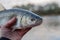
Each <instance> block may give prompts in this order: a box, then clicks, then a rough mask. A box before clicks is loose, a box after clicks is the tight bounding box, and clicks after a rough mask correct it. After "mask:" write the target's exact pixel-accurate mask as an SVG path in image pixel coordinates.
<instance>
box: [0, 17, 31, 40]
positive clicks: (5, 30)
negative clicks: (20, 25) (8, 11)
mask: <svg viewBox="0 0 60 40" xmlns="http://www.w3.org/2000/svg"><path fill="white" fill-rule="evenodd" d="M16 21H17V19H16V17H14V18H12V19H11V20H9V21H8V22H7V23H6V24H4V25H3V26H0V29H1V32H0V33H1V36H2V37H6V38H9V39H11V40H21V38H22V37H23V36H24V35H25V34H26V33H27V32H28V31H29V30H30V29H31V28H26V29H19V30H15V31H12V27H13V25H14V24H15V23H16Z"/></svg>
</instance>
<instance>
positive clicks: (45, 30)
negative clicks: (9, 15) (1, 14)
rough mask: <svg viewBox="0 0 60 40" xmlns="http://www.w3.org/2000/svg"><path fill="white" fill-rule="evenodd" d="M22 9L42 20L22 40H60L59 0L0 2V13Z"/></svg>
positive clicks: (11, 0)
mask: <svg viewBox="0 0 60 40" xmlns="http://www.w3.org/2000/svg"><path fill="white" fill-rule="evenodd" d="M11 8H22V9H26V10H29V11H32V12H34V13H36V14H38V15H40V16H41V17H42V18H43V23H42V24H41V25H39V26H37V27H34V28H32V29H31V30H30V31H29V32H28V33H27V34H26V35H24V37H23V38H22V40H60V0H0V11H2V10H6V9H11Z"/></svg>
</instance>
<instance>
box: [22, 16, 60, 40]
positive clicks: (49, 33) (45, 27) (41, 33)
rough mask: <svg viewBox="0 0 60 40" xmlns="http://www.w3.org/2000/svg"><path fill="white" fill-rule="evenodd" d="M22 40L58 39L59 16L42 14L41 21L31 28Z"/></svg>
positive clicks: (59, 28) (59, 32)
mask: <svg viewBox="0 0 60 40" xmlns="http://www.w3.org/2000/svg"><path fill="white" fill-rule="evenodd" d="M22 40H60V16H44V17H43V23H42V24H41V25H39V26H37V27H34V28H32V29H31V30H30V31H29V32H28V33H27V34H26V35H25V36H24V37H23V38H22Z"/></svg>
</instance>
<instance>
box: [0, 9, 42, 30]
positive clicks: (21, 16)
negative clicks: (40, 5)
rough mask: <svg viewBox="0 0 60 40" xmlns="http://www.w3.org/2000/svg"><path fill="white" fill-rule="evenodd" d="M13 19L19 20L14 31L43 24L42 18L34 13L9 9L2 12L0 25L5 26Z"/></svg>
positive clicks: (0, 13) (0, 12)
mask: <svg viewBox="0 0 60 40" xmlns="http://www.w3.org/2000/svg"><path fill="white" fill-rule="evenodd" d="M12 17H16V18H17V22H16V25H14V27H13V29H14V30H15V29H24V28H28V27H34V26H37V25H40V24H41V23H42V18H41V17H40V16H39V15H37V14H35V13H33V12H30V11H28V10H24V9H8V10H4V11H0V25H3V24H5V23H6V22H7V21H9V20H10V19H11V18H12Z"/></svg>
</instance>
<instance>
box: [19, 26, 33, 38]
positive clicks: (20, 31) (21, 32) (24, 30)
mask: <svg viewBox="0 0 60 40" xmlns="http://www.w3.org/2000/svg"><path fill="white" fill-rule="evenodd" d="M31 28H32V27H30V28H26V29H22V30H19V31H18V33H19V35H20V36H21V37H23V36H24V35H25V34H26V33H27V32H28V31H29V30H30V29H31Z"/></svg>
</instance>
